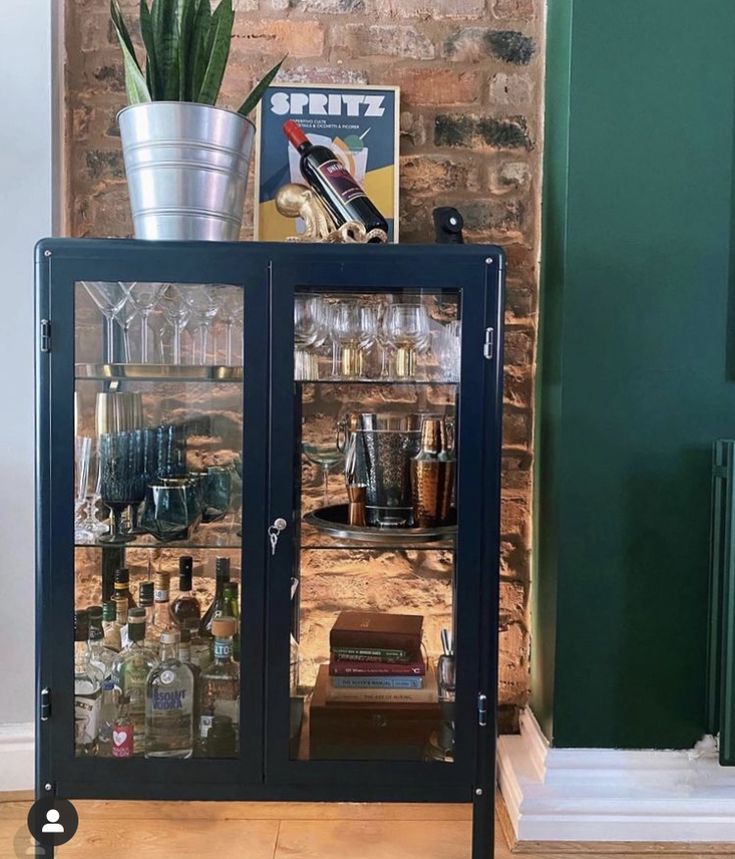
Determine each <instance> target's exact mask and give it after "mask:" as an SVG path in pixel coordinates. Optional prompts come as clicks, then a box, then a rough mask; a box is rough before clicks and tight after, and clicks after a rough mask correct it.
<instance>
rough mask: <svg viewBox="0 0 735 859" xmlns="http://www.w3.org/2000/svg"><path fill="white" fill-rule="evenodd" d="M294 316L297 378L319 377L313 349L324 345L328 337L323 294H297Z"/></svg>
mask: <svg viewBox="0 0 735 859" xmlns="http://www.w3.org/2000/svg"><path fill="white" fill-rule="evenodd" d="M293 316H294V349H295V355H294V364H295V375H296V378H297V379H314V378H317V377H318V375H319V373H318V366H317V363H316V356H315V355H313V354H312V352H311V350H312V349H315V348H319V347H320V346H322V345H323V343H324V341H325V340H326V337H327V325H326V305H325V303H324V299H323V298H322V296H321V295H306V294H304V295H297V296H296V297H295V298H294V309H293Z"/></svg>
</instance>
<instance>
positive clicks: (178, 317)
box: [161, 283, 191, 364]
mask: <svg viewBox="0 0 735 859" xmlns="http://www.w3.org/2000/svg"><path fill="white" fill-rule="evenodd" d="M161 310H162V311H163V315H164V316H165V317H166V319H167V320H168V322H169V323H170V324H171V327H172V328H173V363H174V364H180V363H181V333H182V331H183V330H184V328H186V323H187V322H188V321H189V317H190V315H191V308H190V307H189V305H188V304H187V303H186V301H184V299H183V297H182V295H181V293H180V291H179V290H178V288H177V287H176V286H174V284H172V283H170V284H169V285H168V286H167V288H166V291H165V293H164V294H163V296H162V298H161Z"/></svg>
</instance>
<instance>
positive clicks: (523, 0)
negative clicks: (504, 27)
mask: <svg viewBox="0 0 735 859" xmlns="http://www.w3.org/2000/svg"><path fill="white" fill-rule="evenodd" d="M534 7H535V4H534V0H493V4H492V10H493V14H494V15H495V17H496V18H499V19H500V20H501V21H502V20H515V21H522V20H528V21H530V20H531V19H532V18H533V17H534V16H535V14H536V10H535V8H534Z"/></svg>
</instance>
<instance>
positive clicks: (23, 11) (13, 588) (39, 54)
mask: <svg viewBox="0 0 735 859" xmlns="http://www.w3.org/2000/svg"><path fill="white" fill-rule="evenodd" d="M55 2H59V4H60V0H24V2H23V3H9V2H7V0H0V44H1V45H2V50H0V80H2V81H3V86H1V87H0V402H1V403H2V409H1V410H0V728H2V727H3V726H4V725H6V724H7V723H22V722H25V723H27V722H30V721H31V720H32V719H33V686H34V680H33V671H34V509H33V503H34V502H33V496H34V488H33V479H34V477H33V473H34V438H33V396H34V395H33V362H34V327H33V246H34V244H35V242H36V240H37V239H39V238H41V237H42V236H47V235H50V234H51V233H52V202H53V200H52V197H53V194H52V187H53V185H52V164H53V160H54V147H53V143H52V138H53V135H52V93H53V89H52V67H53V66H54V65H55V63H54V61H53V60H52V53H53V52H52V20H51V19H52V15H51V4H52V3H55ZM1 734H2V732H1V731H0V738H1ZM0 766H2V764H0Z"/></svg>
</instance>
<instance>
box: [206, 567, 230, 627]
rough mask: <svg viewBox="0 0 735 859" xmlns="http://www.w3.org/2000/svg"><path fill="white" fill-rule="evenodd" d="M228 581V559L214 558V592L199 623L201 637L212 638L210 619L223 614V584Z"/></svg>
mask: <svg viewBox="0 0 735 859" xmlns="http://www.w3.org/2000/svg"><path fill="white" fill-rule="evenodd" d="M229 581H230V559H229V558H217V559H216V560H215V592H214V599H213V600H212V602H211V604H210V606H209V608H208V609H207V611H206V612H205V613H204V617H203V618H202V619H201V621H200V623H199V634H200V635H201V636H202V638H209V639H211V638H212V621H213V620H214V619H215V617H223V616H224V614H225V584H226V583H227V582H229Z"/></svg>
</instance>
